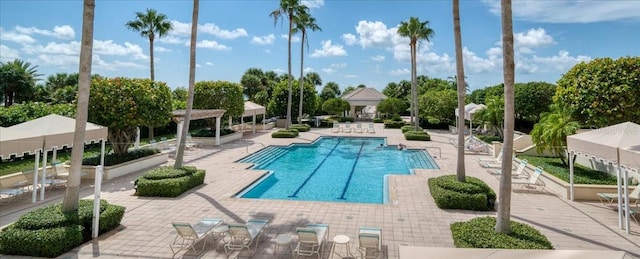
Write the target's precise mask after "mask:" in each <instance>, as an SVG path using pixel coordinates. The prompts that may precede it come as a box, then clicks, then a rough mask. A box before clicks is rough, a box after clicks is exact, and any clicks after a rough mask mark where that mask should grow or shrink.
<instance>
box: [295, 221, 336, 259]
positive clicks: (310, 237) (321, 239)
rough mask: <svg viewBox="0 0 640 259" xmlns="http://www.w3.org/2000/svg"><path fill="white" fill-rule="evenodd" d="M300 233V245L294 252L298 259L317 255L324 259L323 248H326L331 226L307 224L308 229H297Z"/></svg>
mask: <svg viewBox="0 0 640 259" xmlns="http://www.w3.org/2000/svg"><path fill="white" fill-rule="evenodd" d="M296 232H297V233H298V245H296V248H295V249H294V250H293V252H294V253H295V254H296V258H298V257H299V256H301V255H303V256H312V255H314V254H315V255H317V256H318V258H322V248H323V247H324V246H326V243H327V238H328V236H329V225H327V224H307V226H306V227H299V228H297V229H296Z"/></svg>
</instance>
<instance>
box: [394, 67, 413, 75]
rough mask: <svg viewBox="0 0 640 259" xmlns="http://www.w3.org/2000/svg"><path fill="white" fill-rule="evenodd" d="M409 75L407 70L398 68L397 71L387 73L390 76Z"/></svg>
mask: <svg viewBox="0 0 640 259" xmlns="http://www.w3.org/2000/svg"><path fill="white" fill-rule="evenodd" d="M410 73H411V71H410V70H409V69H408V68H399V69H395V70H391V71H389V74H390V75H392V76H399V75H408V74H410Z"/></svg>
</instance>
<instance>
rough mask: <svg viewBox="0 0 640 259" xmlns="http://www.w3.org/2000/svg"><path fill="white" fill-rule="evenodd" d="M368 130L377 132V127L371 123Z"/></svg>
mask: <svg viewBox="0 0 640 259" xmlns="http://www.w3.org/2000/svg"><path fill="white" fill-rule="evenodd" d="M367 132H369V133H371V134H373V133H376V127H375V126H374V125H373V123H369V128H368V129H367Z"/></svg>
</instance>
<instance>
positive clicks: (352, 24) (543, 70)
mask: <svg viewBox="0 0 640 259" xmlns="http://www.w3.org/2000/svg"><path fill="white" fill-rule="evenodd" d="M302 2H303V3H304V4H305V5H307V6H308V7H309V8H310V12H311V15H312V16H313V17H315V18H316V22H317V24H318V26H319V27H320V28H321V29H322V31H316V32H309V33H308V47H307V46H306V45H305V50H304V54H303V55H304V71H305V73H307V72H311V71H313V72H316V73H318V74H319V75H320V77H321V78H322V81H323V83H327V82H330V81H332V82H336V83H337V84H338V85H339V86H340V88H341V89H344V88H345V87H347V86H357V85H360V84H364V85H366V86H368V87H374V88H376V89H378V90H382V89H384V87H385V86H386V85H387V84H388V83H390V82H399V81H401V80H410V78H411V75H410V69H411V62H410V48H409V44H408V43H409V39H408V38H403V37H400V36H399V35H398V34H397V33H396V32H397V27H398V25H399V24H400V22H402V21H407V20H408V19H409V17H412V16H413V17H418V18H419V19H420V21H429V26H430V27H431V28H432V29H433V30H434V31H435V34H434V35H433V37H432V38H430V39H429V41H422V42H420V44H419V46H418V55H417V64H418V65H417V69H418V75H426V76H428V77H432V78H441V79H447V78H449V77H453V76H454V75H455V73H456V72H455V49H454V38H453V17H452V1H444V0H442V1H439V0H414V1H402V0H400V1H391V0H376V1H368V0H307V1H302ZM278 5H279V1H275V0H237V1H231V0H229V1H224V0H201V1H200V16H199V20H198V35H197V40H198V44H197V61H196V62H197V70H196V81H202V80H226V81H231V82H240V79H241V77H242V75H243V73H244V72H245V71H246V70H247V69H248V68H252V67H256V68H260V69H262V70H264V71H276V72H277V73H279V74H281V73H286V72H287V29H288V28H287V27H288V24H287V22H286V21H282V22H281V21H278V22H276V23H275V24H274V20H273V18H271V17H269V14H270V13H271V12H272V11H273V10H275V9H276V8H277V7H278ZM147 8H153V9H155V10H157V11H158V12H160V13H163V14H165V15H166V16H167V17H168V19H169V20H170V21H171V22H172V24H173V27H174V29H173V30H172V31H171V32H170V33H169V34H168V35H167V36H165V37H163V38H157V39H156V41H155V51H154V55H155V58H154V59H155V79H156V80H158V81H164V82H166V83H167V84H168V85H169V86H170V87H171V88H176V87H181V86H182V87H186V86H188V79H189V76H188V74H189V73H188V72H189V37H190V31H191V15H192V8H193V2H192V1H186V0H185V1H182V0H180V1H178V0H172V1H170V0H156V1H142V0H135V1H133V0H128V1H124V0H121V1H119V0H96V9H95V24H94V45H93V68H92V69H93V70H92V72H93V73H97V74H101V75H103V76H108V77H134V78H148V77H149V73H150V72H149V42H148V39H147V38H145V37H142V36H140V35H139V33H137V32H134V31H131V30H128V29H127V28H126V26H125V23H126V22H127V21H131V20H134V19H135V18H136V16H135V13H136V12H140V11H143V12H144V11H145V10H146V9H147ZM499 14H500V1H499V0H473V1H472V0H469V1H465V0H463V1H460V16H461V26H462V45H463V48H464V50H463V52H464V55H463V57H464V66H465V76H466V78H467V83H468V84H469V86H470V89H471V90H474V89H479V88H484V87H486V86H492V85H496V84H500V83H502V81H503V80H502V47H501V45H502V44H501V24H500V16H499ZM639 14H640V0H592V1H589V0H587V1H575V0H554V1H540V0H529V1H525V0H522V1H520V0H513V30H514V31H513V33H514V38H515V57H516V82H530V81H545V82H550V83H555V82H556V81H557V80H558V79H559V78H560V77H561V76H562V74H563V73H566V72H567V71H568V70H569V69H570V68H571V67H572V66H573V65H575V64H577V63H580V62H582V61H587V62H588V61H589V60H592V59H594V58H602V57H611V58H618V57H623V56H640V47H639V46H640V45H639V44H640V43H639V42H640V15H639ZM81 34H82V1H80V0H38V1H35V0H0V61H1V62H7V61H11V60H14V59H21V60H25V61H27V62H30V63H31V64H32V65H37V66H38V67H37V70H38V73H40V74H43V76H42V77H41V78H42V79H43V80H44V79H46V76H48V75H52V74H55V73H62V72H64V73H74V72H77V71H78V59H79V57H78V56H79V52H80V43H79V42H80V39H81ZM300 47H301V42H300V35H294V38H293V43H292V57H291V58H292V74H293V75H294V76H295V77H296V78H298V77H299V76H300ZM320 89H321V88H320V87H318V90H320Z"/></svg>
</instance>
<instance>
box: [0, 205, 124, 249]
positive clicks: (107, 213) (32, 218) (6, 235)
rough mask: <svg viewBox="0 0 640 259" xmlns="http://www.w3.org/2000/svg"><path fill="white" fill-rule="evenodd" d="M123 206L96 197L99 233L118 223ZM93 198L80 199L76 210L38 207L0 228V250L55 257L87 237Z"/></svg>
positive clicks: (122, 214) (88, 237)
mask: <svg viewBox="0 0 640 259" xmlns="http://www.w3.org/2000/svg"><path fill="white" fill-rule="evenodd" d="M124 211H125V208H124V207H122V206H118V205H113V204H109V203H108V202H107V201H105V200H100V226H99V233H100V234H103V233H106V232H108V231H110V230H112V229H114V228H116V227H117V226H119V225H120V221H121V220H122V217H123V216H124ZM92 220H93V200H80V201H79V205H78V210H77V211H74V212H67V213H63V212H62V204H60V203H58V204H54V205H50V206H47V207H43V208H39V209H36V210H34V211H31V212H29V213H27V214H25V215H23V216H22V217H20V218H19V219H18V220H17V221H16V222H15V223H13V224H11V225H10V226H9V227H7V228H5V229H4V230H2V232H0V254H5V255H25V256H38V257H56V256H59V255H61V254H64V253H66V252H67V251H69V250H71V249H73V248H75V247H77V246H79V245H81V244H82V243H84V242H87V241H89V240H91V232H92V229H91V227H92Z"/></svg>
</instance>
